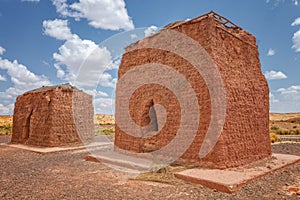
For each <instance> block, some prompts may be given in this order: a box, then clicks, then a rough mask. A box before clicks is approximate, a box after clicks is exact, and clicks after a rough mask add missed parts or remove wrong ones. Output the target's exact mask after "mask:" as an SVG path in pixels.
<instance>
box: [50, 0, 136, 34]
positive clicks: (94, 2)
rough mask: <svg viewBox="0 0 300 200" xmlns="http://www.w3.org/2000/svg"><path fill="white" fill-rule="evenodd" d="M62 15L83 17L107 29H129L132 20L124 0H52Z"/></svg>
mask: <svg viewBox="0 0 300 200" xmlns="http://www.w3.org/2000/svg"><path fill="white" fill-rule="evenodd" d="M52 3H53V5H54V6H55V7H56V11H57V12H58V13H60V14H61V15H62V16H68V17H74V18H75V19H76V20H79V19H80V18H85V19H87V20H88V21H89V25H91V26H93V27H95V28H101V29H107V30H120V29H124V30H131V29H134V25H133V22H132V20H131V18H130V17H129V15H128V12H127V9H126V4H125V1H124V0H114V1H108V0H79V2H75V3H73V4H71V5H69V4H68V3H67V0H52Z"/></svg>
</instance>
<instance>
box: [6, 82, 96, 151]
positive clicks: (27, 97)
mask: <svg viewBox="0 0 300 200" xmlns="http://www.w3.org/2000/svg"><path fill="white" fill-rule="evenodd" d="M74 101H75V102H74ZM74 106H75V107H76V108H75V109H74ZM75 110H77V111H80V112H76V111H75ZM74 111H75V112H76V115H77V116H76V119H82V120H81V121H80V120H76V119H75V118H74ZM93 114H94V111H93V105H92V97H91V96H90V95H88V94H85V93H84V92H82V91H78V90H77V89H74V88H72V87H71V86H67V87H66V86H53V87H44V88H40V89H37V90H33V91H29V92H27V93H25V94H23V95H21V96H19V97H18V98H17V100H16V103H15V109H14V116H13V134H12V140H11V142H12V143H21V144H27V145H34V146H45V147H54V146H65V145H73V144H81V143H82V140H81V138H80V136H79V134H78V130H79V131H80V134H82V135H81V137H84V138H85V141H90V142H91V141H93V138H94V133H93ZM75 122H76V123H77V122H78V124H76V123H75Z"/></svg>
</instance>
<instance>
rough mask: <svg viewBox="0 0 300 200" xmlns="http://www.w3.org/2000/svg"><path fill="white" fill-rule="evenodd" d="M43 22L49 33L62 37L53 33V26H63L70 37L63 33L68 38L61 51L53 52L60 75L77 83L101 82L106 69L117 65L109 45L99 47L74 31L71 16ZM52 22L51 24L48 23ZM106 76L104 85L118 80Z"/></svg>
mask: <svg viewBox="0 0 300 200" xmlns="http://www.w3.org/2000/svg"><path fill="white" fill-rule="evenodd" d="M43 24H44V32H45V33H49V34H47V35H49V36H52V37H54V38H58V37H59V35H57V34H55V33H53V32H52V30H56V29H60V28H62V29H63V30H64V31H63V32H66V34H65V35H67V37H60V39H62V40H65V43H64V44H63V45H62V46H60V47H59V49H58V52H55V53H54V54H53V58H54V59H55V61H56V63H55V64H54V67H55V68H56V70H57V77H58V78H61V79H63V80H67V81H69V82H71V83H72V84H74V85H76V86H80V87H84V86H90V87H91V86H95V85H97V83H98V81H99V78H100V76H101V75H102V74H103V73H104V71H105V70H107V69H112V68H116V65H115V64H114V62H113V60H112V56H111V53H110V51H109V50H108V49H107V48H106V47H99V46H98V45H97V44H95V43H94V42H93V41H91V40H85V39H81V38H80V37H79V36H78V35H76V34H72V33H71V30H70V28H69V27H68V23H67V20H57V19H55V20H52V21H51V20H48V21H46V23H45V21H44V23H43ZM49 24H50V25H51V26H47V25H49ZM56 26H58V27H56ZM104 77H106V75H104ZM103 80H104V82H103V86H106V87H110V86H111V84H114V82H112V81H114V80H113V79H103ZM101 81H102V80H100V84H101ZM108 81H110V83H108Z"/></svg>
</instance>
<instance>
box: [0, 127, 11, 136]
mask: <svg viewBox="0 0 300 200" xmlns="http://www.w3.org/2000/svg"><path fill="white" fill-rule="evenodd" d="M11 134H12V126H10V125H2V126H0V135H11Z"/></svg>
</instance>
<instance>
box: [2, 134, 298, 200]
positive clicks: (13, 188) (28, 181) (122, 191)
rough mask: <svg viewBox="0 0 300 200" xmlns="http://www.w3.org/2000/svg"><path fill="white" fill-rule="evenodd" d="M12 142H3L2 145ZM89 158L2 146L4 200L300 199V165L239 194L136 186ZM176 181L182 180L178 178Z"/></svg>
mask: <svg viewBox="0 0 300 200" xmlns="http://www.w3.org/2000/svg"><path fill="white" fill-rule="evenodd" d="M7 141H9V137H7V136H1V137H0V143H2V142H7ZM273 152H276V153H288V154H294V155H300V143H294V144H291V143H285V144H275V145H273ZM86 155H88V152H86V151H83V150H75V151H68V152H59V153H51V154H38V153H33V152H30V151H25V150H20V149H16V148H11V147H8V146H5V145H0V199H299V198H300V195H297V194H296V191H298V190H300V163H298V164H294V165H292V166H289V167H286V168H284V169H281V170H279V171H276V172H272V173H271V174H269V175H266V176H263V177H261V178H259V179H256V180H254V181H252V182H250V183H249V184H247V185H245V186H244V187H243V188H241V189H240V190H239V191H238V192H236V193H234V194H226V193H221V192H219V191H217V190H214V189H210V188H207V187H204V186H201V185H195V184H191V183H187V182H184V181H181V180H179V179H178V180H177V181H174V182H172V183H168V184H167V183H161V182H151V181H140V180H133V178H134V177H133V176H132V175H130V174H128V173H124V172H120V171H117V170H115V169H111V168H109V167H107V166H106V165H104V164H102V163H95V162H89V161H85V157H86ZM174 179H176V178H174Z"/></svg>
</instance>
